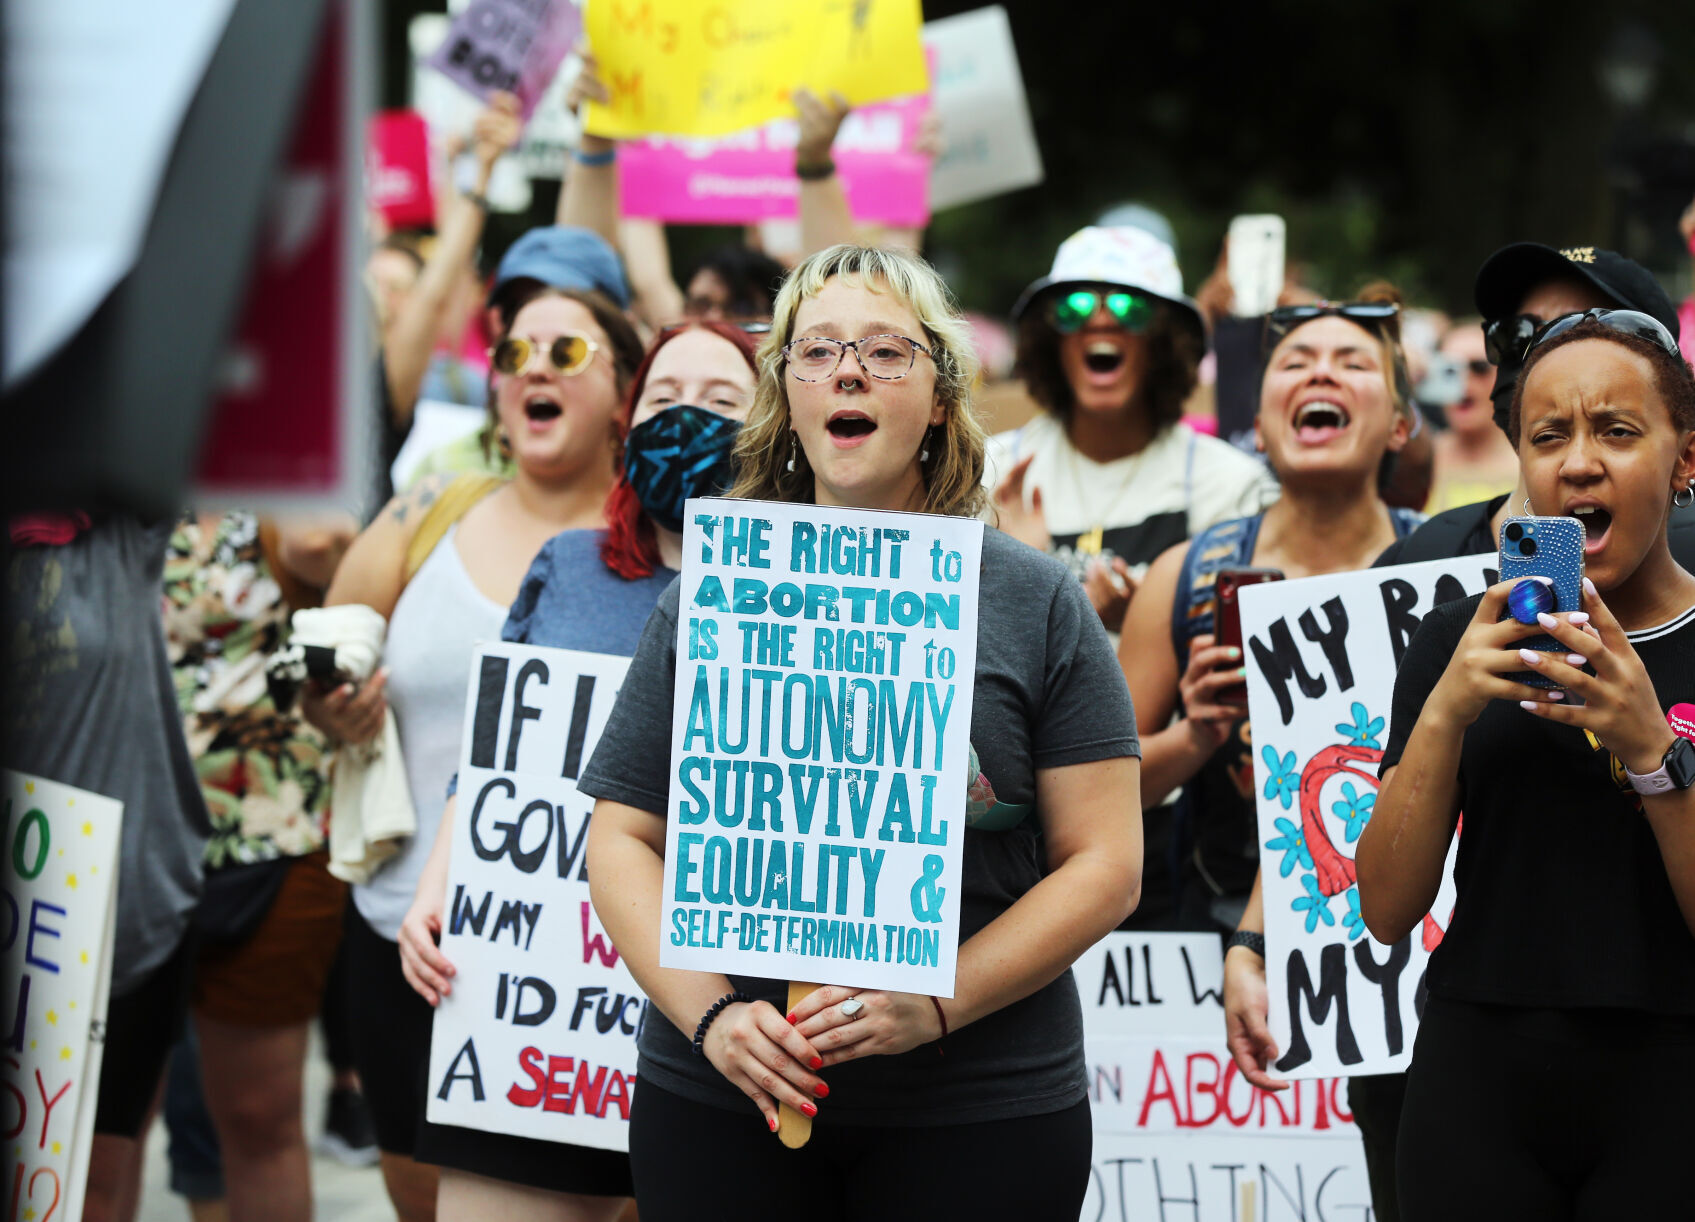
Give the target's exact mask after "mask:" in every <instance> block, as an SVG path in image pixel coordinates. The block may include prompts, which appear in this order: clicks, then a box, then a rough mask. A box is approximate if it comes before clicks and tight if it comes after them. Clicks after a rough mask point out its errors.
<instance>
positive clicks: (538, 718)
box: [427, 644, 648, 1150]
mask: <svg viewBox="0 0 1695 1222" xmlns="http://www.w3.org/2000/svg"><path fill="white" fill-rule="evenodd" d="M628 667H629V659H627V658H614V657H607V656H605V655H602V654H593V653H578V652H576V651H574V650H568V649H542V648H537V647H533V646H527V645H509V644H491V645H483V646H481V647H479V648H478V650H477V651H476V654H475V655H474V656H473V658H472V659H471V682H470V689H469V695H468V698H467V701H466V710H465V740H464V745H463V747H462V749H461V751H460V756H459V762H460V767H459V802H458V811H457V816H456V818H455V819H454V824H453V848H452V857H451V862H450V865H449V868H448V879H447V904H446V907H445V911H444V912H443V914H442V922H443V929H442V936H441V949H442V953H443V954H444V955H446V956H447V958H448V959H449V960H450V961H451V962H452V963H453V965H454V966H455V967H456V968H457V969H458V975H457V976H456V977H455V978H454V981H453V992H452V994H451V995H449V996H448V997H446V998H443V999H442V1003H441V1006H440V1007H439V1008H438V1009H437V1010H436V1017H435V1030H434V1032H433V1034H432V1036H431V1039H430V1076H429V1092H430V1093H429V1105H428V1113H427V1114H428V1116H429V1119H430V1121H431V1122H432V1123H435V1124H453V1125H461V1126H463V1127H465V1128H471V1129H483V1130H486V1131H488V1132H493V1133H512V1134H516V1135H517V1136H520V1137H534V1138H539V1139H541V1140H544V1141H560V1142H568V1143H570V1144H573V1145H579V1146H594V1147H596V1148H598V1149H603V1150H627V1149H629V1127H630V1126H629V1120H630V1104H631V1102H632V1101H633V1099H634V1098H635V1083H636V1035H637V1034H638V1033H639V1032H640V1031H641V1028H642V1024H643V1023H644V1022H645V1021H646V1018H647V1007H648V1002H647V999H646V998H645V997H644V996H643V995H642V993H641V990H640V989H639V988H638V987H637V986H636V982H635V978H634V977H632V976H631V975H630V971H629V968H627V967H626V966H624V961H623V958H622V957H621V956H620V955H619V954H618V952H617V951H616V950H615V949H614V948H613V946H612V940H611V939H610V938H609V937H607V935H606V933H605V931H604V930H603V929H602V927H601V925H600V921H599V919H598V918H597V917H596V916H595V913H594V908H593V905H592V904H591V903H590V901H589V888H588V870H587V865H586V863H585V861H584V855H583V851H584V847H585V846H586V844H587V843H588V830H589V815H590V813H591V812H592V810H593V808H594V799H592V798H590V797H589V796H588V795H587V794H579V793H578V792H577V775H578V773H579V772H580V771H581V770H582V768H583V766H584V765H585V764H586V763H587V762H588V760H589V757H590V755H592V754H593V752H594V746H595V743H596V742H598V741H599V739H600V733H601V730H602V729H604V728H605V725H606V719H607V717H608V716H609V715H610V714H611V712H612V703H613V700H614V698H615V697H616V696H617V694H618V687H619V685H620V684H621V683H622V682H623V679H624V672H625V670H626V669H628Z"/></svg>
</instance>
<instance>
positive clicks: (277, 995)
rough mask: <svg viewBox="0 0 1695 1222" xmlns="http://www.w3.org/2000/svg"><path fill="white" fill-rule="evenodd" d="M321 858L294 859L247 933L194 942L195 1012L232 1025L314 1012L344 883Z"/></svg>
mask: <svg viewBox="0 0 1695 1222" xmlns="http://www.w3.org/2000/svg"><path fill="white" fill-rule="evenodd" d="M329 860H330V855H329V854H328V853H326V852H317V853H312V854H310V855H309V856H306V857H297V858H295V859H294V860H293V861H292V862H290V863H289V865H288V870H287V873H286V874H285V875H284V877H283V882H282V886H281V887H279V888H278V890H277V895H276V898H275V899H274V900H272V901H271V906H270V909H269V910H268V911H267V912H266V913H265V918H264V920H262V921H260V922H259V927H258V928H257V929H255V930H254V931H253V933H252V934H251V935H250V936H249V937H248V938H246V939H245V940H244V941H242V942H240V943H238V944H237V945H235V946H214V945H210V944H208V945H206V946H204V947H203V948H202V949H201V952H200V961H199V964H198V965H197V966H196V968H195V973H194V975H195V980H194V1009H195V1011H196V1012H197V1013H200V1014H204V1015H205V1016H206V1017H208V1018H213V1019H216V1020H217V1021H219V1022H222V1023H230V1024H232V1025H234V1026H238V1027H288V1026H293V1025H294V1024H296V1023H304V1022H310V1021H311V1019H312V1017H313V1016H314V1015H316V1014H317V1013H318V1009H319V1007H320V1006H322V1005H323V1001H324V986H325V984H326V983H327V982H328V980H329V975H330V965H331V964H332V963H334V962H335V954H336V949H337V947H339V946H340V945H341V930H342V911H343V909H344V908H345V907H346V905H347V884H346V883H344V882H342V881H341V880H340V879H339V878H336V877H335V876H334V875H332V874H331V873H330V871H329Z"/></svg>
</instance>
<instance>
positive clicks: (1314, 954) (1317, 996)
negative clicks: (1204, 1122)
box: [1241, 555, 1497, 1078]
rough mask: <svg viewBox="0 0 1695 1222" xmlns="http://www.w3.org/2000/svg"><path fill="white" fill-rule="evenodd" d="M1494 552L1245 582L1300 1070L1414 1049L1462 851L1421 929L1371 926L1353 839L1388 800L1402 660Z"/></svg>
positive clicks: (1264, 850) (1275, 999) (1270, 982)
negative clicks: (1390, 938)
mask: <svg viewBox="0 0 1695 1222" xmlns="http://www.w3.org/2000/svg"><path fill="white" fill-rule="evenodd" d="M1495 564H1496V561H1495V557H1494V556H1493V555H1481V556H1470V557H1466V558H1464V559H1460V560H1432V561H1429V562H1427V563H1424V564H1407V565H1398V566H1396V567H1393V568H1383V569H1367V570H1365V571H1364V572H1357V573H1339V574H1336V575H1334V576H1329V577H1309V578H1306V579H1304V580H1301V581H1274V582H1267V583H1265V584H1263V585H1256V586H1249V587H1247V588H1246V589H1244V590H1243V591H1242V600H1241V602H1242V639H1243V640H1244V641H1245V642H1246V645H1245V647H1244V652H1245V653H1246V655H1247V656H1246V657H1245V658H1244V659H1243V662H1244V664H1245V665H1246V666H1247V670H1248V709H1249V713H1250V716H1251V719H1252V725H1253V743H1254V788H1255V795H1256V798H1255V800H1256V804H1257V807H1258V814H1259V839H1260V845H1261V848H1260V882H1261V887H1262V889H1263V892H1264V896H1265V943H1266V953H1265V962H1266V984H1267V989H1268V992H1269V994H1270V1003H1271V1006H1270V1009H1271V1014H1270V1023H1271V1033H1272V1035H1273V1037H1274V1038H1275V1039H1276V1040H1277V1046H1278V1047H1279V1048H1281V1049H1282V1050H1283V1055H1282V1057H1281V1059H1279V1060H1278V1062H1277V1064H1276V1066H1275V1072H1276V1073H1277V1074H1279V1075H1281V1076H1283V1077H1288V1078H1309V1077H1323V1076H1329V1075H1334V1074H1349V1075H1359V1074H1380V1073H1397V1072H1400V1071H1401V1070H1404V1069H1405V1068H1406V1067H1407V1064H1408V1062H1409V1061H1410V1060H1411V1059H1412V1047H1413V1035H1414V1033H1415V1032H1416V1030H1417V1028H1418V1020H1419V1016H1420V1015H1421V1014H1422V1013H1423V1011H1424V970H1425V965H1426V963H1427V962H1428V960H1429V958H1430V952H1431V951H1432V950H1434V949H1435V948H1436V946H1437V945H1438V944H1439V943H1440V942H1441V940H1442V934H1443V931H1444V930H1445V929H1446V927H1447V923H1448V918H1449V917H1450V916H1451V915H1452V912H1453V894H1454V892H1453V849H1452V847H1450V849H1449V854H1448V864H1447V867H1446V870H1445V873H1444V877H1443V882H1442V889H1441V891H1440V892H1439V893H1438V895H1437V898H1436V904H1435V906H1434V908H1433V909H1432V910H1431V912H1430V914H1429V915H1427V916H1426V917H1425V919H1424V922H1423V925H1422V926H1421V928H1419V929H1417V930H1415V931H1414V932H1413V933H1412V934H1410V935H1409V936H1408V937H1406V938H1404V939H1403V940H1402V941H1400V942H1399V943H1397V944H1396V945H1394V946H1384V945H1382V944H1381V943H1378V942H1376V941H1375V940H1373V939H1372V937H1371V935H1370V934H1369V933H1367V932H1366V928H1365V921H1364V919H1363V918H1362V917H1361V916H1360V906H1359V888H1358V886H1357V885H1356V884H1355V881H1354V847H1355V845H1356V844H1357V843H1358V841H1359V837H1360V833H1361V832H1362V831H1363V830H1364V829H1365V826H1366V824H1367V822H1369V821H1370V819H1371V811H1372V807H1373V806H1374V805H1375V804H1376V801H1377V767H1378V761H1379V760H1381V759H1382V758H1383V748H1384V746H1385V744H1386V743H1387V742H1388V728H1389V711H1390V703H1391V701H1392V699H1393V696H1394V690H1395V670H1396V668H1397V667H1398V666H1399V665H1400V661H1401V658H1402V656H1403V655H1404V654H1405V652H1406V648H1407V642H1408V641H1410V640H1411V639H1412V635H1413V632H1414V631H1415V630H1416V629H1417V628H1418V624H1419V620H1420V619H1421V618H1422V617H1423V616H1424V615H1426V614H1427V613H1428V612H1429V611H1430V609H1431V608H1432V607H1434V606H1436V605H1438V604H1440V603H1444V602H1448V601H1450V600H1452V599H1456V598H1464V597H1466V596H1468V595H1472V594H1478V593H1481V592H1482V591H1483V590H1484V589H1486V588H1487V587H1488V586H1489V585H1490V584H1492V583H1493V582H1494V581H1495V580H1496V578H1497V574H1496V570H1495Z"/></svg>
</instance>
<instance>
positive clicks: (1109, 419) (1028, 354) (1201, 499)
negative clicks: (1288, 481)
mask: <svg viewBox="0 0 1695 1222" xmlns="http://www.w3.org/2000/svg"><path fill="white" fill-rule="evenodd" d="M1013 317H1014V318H1015V319H1016V321H1017V323H1018V372H1019V374H1020V376H1021V377H1022V378H1023V379H1024V384H1025V386H1026V387H1027V388H1028V389H1029V391H1030V394H1031V396H1032V397H1033V398H1034V399H1035V400H1036V402H1037V403H1039V404H1041V406H1042V407H1043V408H1044V409H1045V410H1044V412H1043V414H1041V415H1039V416H1037V417H1036V418H1035V419H1034V420H1032V421H1030V422H1029V423H1028V424H1026V425H1024V426H1023V427H1022V428H1019V429H1016V430H1014V431H1012V432H1009V433H1003V434H1001V435H999V436H997V437H995V438H993V439H992V441H991V444H990V450H989V471H990V476H989V478H990V480H991V484H990V486H991V487H993V488H994V489H995V501H996V508H997V510H998V511H999V514H1000V518H1001V521H1000V526H1001V528H1002V529H1003V530H1006V531H1007V532H1008V533H1010V534H1013V535H1014V536H1016V537H1018V538H1021V539H1023V540H1024V541H1025V542H1028V543H1031V544H1033V545H1035V546H1038V547H1043V548H1045V549H1047V550H1048V551H1051V552H1053V553H1054V554H1055V555H1057V556H1059V557H1060V559H1062V560H1064V561H1065V562H1066V563H1067V564H1068V565H1070V567H1071V569H1072V571H1073V572H1075V573H1076V574H1077V576H1078V578H1079V579H1081V580H1083V582H1084V584H1085V587H1086V588H1087V589H1088V591H1089V596H1090V600H1091V601H1092V602H1093V603H1094V605H1095V608H1096V610H1098V611H1099V612H1100V614H1101V619H1102V620H1103V621H1104V622H1105V624H1106V626H1107V628H1108V629H1109V630H1111V631H1114V632H1116V631H1118V628H1119V625H1120V623H1121V622H1122V621H1123V619H1124V612H1125V610H1126V608H1127V607H1128V606H1129V602H1130V595H1131V593H1132V592H1133V590H1134V588H1135V585H1136V583H1137V582H1138V581H1140V579H1141V576H1142V574H1143V573H1144V572H1145V571H1146V569H1147V566H1148V565H1149V564H1150V563H1151V562H1152V561H1153V559H1154V558H1155V557H1156V556H1158V555H1159V554H1160V553H1161V552H1162V551H1164V550H1165V549H1166V548H1168V547H1171V546H1173V545H1174V544H1178V543H1181V542H1183V541H1184V540H1185V539H1187V538H1189V537H1190V536H1191V535H1193V534H1195V533H1196V532H1198V531H1201V530H1205V529H1206V528H1207V527H1208V526H1211V525H1212V524H1213V523H1214V522H1219V521H1224V520H1226V519H1229V518H1234V517H1240V516H1241V515H1243V514H1248V513H1253V512H1255V511H1257V510H1258V509H1259V508H1260V507H1261V506H1262V505H1263V504H1264V503H1265V502H1266V501H1267V500H1268V499H1269V498H1270V497H1271V496H1272V495H1274V494H1275V485H1274V484H1273V482H1272V480H1271V477H1270V475H1269V474H1268V473H1267V472H1266V470H1265V468H1264V467H1263V466H1261V465H1260V464H1259V463H1258V462H1256V461H1255V460H1254V459H1252V458H1251V457H1249V456H1247V455H1244V454H1241V453H1239V452H1238V451H1236V450H1235V449H1233V448H1231V447H1230V446H1228V445H1226V444H1224V443H1223V442H1221V441H1218V440H1216V439H1215V438H1211V437H1204V436H1201V435H1199V434H1196V433H1194V432H1192V431H1191V430H1189V429H1185V428H1180V427H1178V422H1179V419H1180V418H1181V416H1182V413H1183V403H1184V401H1185V400H1186V399H1187V398H1188V397H1189V393H1190V392H1191V391H1192V390H1193V389H1194V387H1195V377H1196V367H1197V365H1198V364H1199V362H1200V359H1201V356H1202V354H1203V353H1204V352H1205V351H1206V333H1205V331H1204V329H1203V327H1202V323H1201V316H1200V313H1199V311H1198V310H1197V309H1196V308H1195V305H1194V303H1193V302H1192V301H1190V300H1189V298H1187V297H1185V296H1184V295H1183V278H1182V274H1181V273H1180V272H1179V271H1178V269H1177V259H1176V256H1175V255H1174V254H1173V253H1172V250H1171V247H1170V246H1169V245H1168V244H1166V243H1165V242H1163V241H1161V240H1160V239H1159V238H1157V237H1155V236H1154V235H1152V234H1150V233H1148V232H1146V231H1145V230H1142V229H1137V228H1131V227H1122V228H1101V227H1093V228H1088V229H1083V230H1080V231H1079V232H1077V233H1076V234H1073V235H1072V236H1071V237H1070V238H1068V239H1066V241H1065V243H1064V244H1063V245H1061V246H1060V248H1059V253H1058V255H1057V256H1056V257H1055V259H1054V265H1053V271H1052V272H1051V273H1050V274H1049V275H1047V276H1046V277H1044V278H1043V279H1041V280H1038V281H1036V283H1034V284H1032V285H1031V286H1030V287H1029V288H1028V289H1026V290H1025V292H1024V294H1023V296H1022V297H1020V298H1019V300H1018V304H1017V305H1016V306H1014V307H1013Z"/></svg>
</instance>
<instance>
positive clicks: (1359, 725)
mask: <svg viewBox="0 0 1695 1222" xmlns="http://www.w3.org/2000/svg"><path fill="white" fill-rule="evenodd" d="M1350 712H1352V713H1353V715H1354V724H1353V725H1349V724H1348V723H1347V722H1345V721H1339V722H1337V723H1336V732H1337V733H1338V734H1345V735H1347V738H1348V746H1350V747H1375V748H1377V749H1378V750H1380V751H1381V750H1382V749H1383V744H1382V743H1380V742H1378V741H1377V736H1378V735H1379V734H1381V733H1383V719H1382V718H1381V717H1373V716H1372V715H1371V714H1370V713H1369V712H1367V711H1366V707H1365V705H1363V704H1361V703H1360V702H1359V701H1357V700H1356V701H1354V707H1353V708H1352V709H1351V710H1350ZM1349 839H1352V837H1349Z"/></svg>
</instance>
